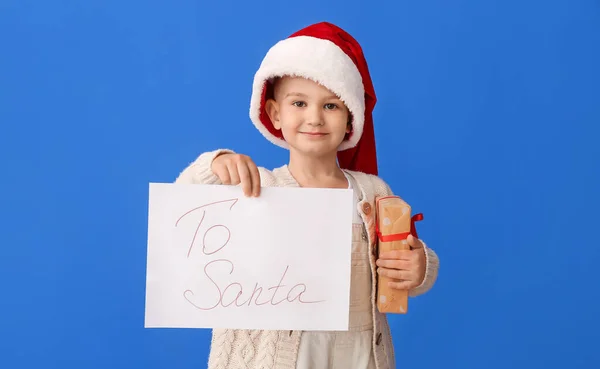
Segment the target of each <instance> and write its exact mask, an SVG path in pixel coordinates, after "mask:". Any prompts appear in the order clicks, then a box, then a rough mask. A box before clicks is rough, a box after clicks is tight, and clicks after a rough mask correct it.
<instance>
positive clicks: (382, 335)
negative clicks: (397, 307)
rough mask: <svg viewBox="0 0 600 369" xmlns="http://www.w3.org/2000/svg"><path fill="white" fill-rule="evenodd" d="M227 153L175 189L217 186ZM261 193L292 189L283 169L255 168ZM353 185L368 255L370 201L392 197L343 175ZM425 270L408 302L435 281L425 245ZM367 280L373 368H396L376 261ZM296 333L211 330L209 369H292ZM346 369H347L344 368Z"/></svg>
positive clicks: (365, 180) (435, 264)
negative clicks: (379, 300)
mask: <svg viewBox="0 0 600 369" xmlns="http://www.w3.org/2000/svg"><path fill="white" fill-rule="evenodd" d="M232 152H233V151H231V150H227V149H219V150H215V151H211V152H206V153H204V154H201V155H200V156H199V157H198V158H197V159H196V160H195V161H194V162H193V163H191V164H190V165H189V166H188V167H187V168H185V169H184V170H183V171H182V172H181V173H180V175H179V176H178V177H177V179H176V181H175V183H185V184H194V183H196V184H221V182H220V180H219V178H218V177H217V176H216V175H215V174H214V173H213V172H212V170H211V164H212V161H213V159H214V158H215V157H216V156H217V155H219V154H221V153H232ZM259 172H260V177H261V186H262V187H297V186H298V183H297V182H296V181H295V179H294V178H293V177H292V175H291V173H290V172H289V170H288V168H287V166H283V167H280V168H277V169H274V170H273V171H269V170H267V169H265V168H262V167H259ZM346 173H347V174H349V175H351V176H352V177H353V178H354V179H355V180H356V183H358V185H359V188H360V192H361V194H362V196H361V201H360V202H359V204H358V209H357V210H358V211H359V213H360V214H361V217H362V219H363V222H364V223H365V228H366V231H367V236H368V239H369V241H370V242H369V252H370V253H371V255H373V248H372V245H373V244H374V243H375V241H376V238H375V228H374V226H375V225H374V214H373V213H374V211H373V210H372V209H373V205H372V204H373V201H374V198H375V196H388V195H391V194H392V191H391V190H390V188H389V186H388V185H387V184H386V183H385V182H384V181H382V180H381V179H380V178H379V177H377V176H373V175H368V174H364V173H359V172H353V171H346ZM425 255H426V260H427V263H426V265H427V267H426V273H425V279H424V281H423V283H422V284H421V285H420V286H418V287H416V288H414V289H413V290H411V293H410V294H411V296H417V295H421V294H423V293H425V292H427V291H428V290H429V289H431V287H432V286H433V284H434V283H435V281H436V279H437V274H438V268H439V260H438V257H437V255H436V254H435V252H434V251H433V250H432V249H430V248H429V247H427V245H425ZM370 264H371V275H372V280H373V282H372V288H371V290H372V291H371V300H372V306H373V308H372V313H373V322H374V329H373V350H374V356H375V364H376V367H377V368H378V369H392V368H395V367H396V365H395V357H394V349H393V344H392V338H391V334H390V328H389V325H388V322H387V318H386V315H385V314H382V313H379V311H377V308H376V305H375V291H376V284H375V283H376V281H377V275H376V266H375V257H374V256H372V257H371V261H370ZM301 335H302V332H301V331H255V330H231V329H214V330H213V335H212V341H211V351H210V356H209V362H208V368H209V369H242V368H247V369H295V367H296V358H297V354H298V346H299V344H300V337H301ZM349 369H351V368H349Z"/></svg>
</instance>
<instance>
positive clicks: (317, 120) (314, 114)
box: [306, 109, 323, 126]
mask: <svg viewBox="0 0 600 369" xmlns="http://www.w3.org/2000/svg"><path fill="white" fill-rule="evenodd" d="M307 110H308V111H307V112H306V122H307V123H308V124H309V125H311V126H322V125H323V115H322V114H321V111H320V110H319V109H307Z"/></svg>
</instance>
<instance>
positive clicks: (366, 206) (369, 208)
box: [362, 202, 371, 215]
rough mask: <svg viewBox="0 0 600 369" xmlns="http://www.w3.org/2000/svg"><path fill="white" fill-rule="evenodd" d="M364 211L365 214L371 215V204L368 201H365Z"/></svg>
mask: <svg viewBox="0 0 600 369" xmlns="http://www.w3.org/2000/svg"><path fill="white" fill-rule="evenodd" d="M362 208H363V212H364V213H365V215H369V214H371V204H369V203H368V202H365V203H364V204H363V207H362Z"/></svg>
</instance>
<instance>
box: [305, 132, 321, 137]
mask: <svg viewBox="0 0 600 369" xmlns="http://www.w3.org/2000/svg"><path fill="white" fill-rule="evenodd" d="M300 133H301V134H304V135H308V136H314V137H320V136H325V135H327V133H324V132H300Z"/></svg>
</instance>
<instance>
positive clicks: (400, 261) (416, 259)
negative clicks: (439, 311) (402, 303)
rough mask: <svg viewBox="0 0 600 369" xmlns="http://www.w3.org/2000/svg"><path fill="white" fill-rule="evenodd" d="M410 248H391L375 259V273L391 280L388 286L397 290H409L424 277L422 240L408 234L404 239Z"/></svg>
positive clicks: (417, 284)
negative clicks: (391, 249)
mask: <svg viewBox="0 0 600 369" xmlns="http://www.w3.org/2000/svg"><path fill="white" fill-rule="evenodd" d="M406 240H407V242H408V244H409V245H410V247H411V250H393V251H387V252H384V253H381V255H380V256H379V259H378V260H377V266H378V267H379V268H377V273H378V274H380V275H383V276H386V277H389V278H392V279H393V281H390V282H389V286H390V287H392V288H395V289H399V290H410V289H412V288H415V287H417V286H419V285H420V284H421V283H423V279H425V269H426V265H425V263H426V258H425V249H424V248H423V242H421V241H420V240H419V239H416V238H414V237H413V236H412V235H409V236H408V238H407V239H406Z"/></svg>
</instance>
